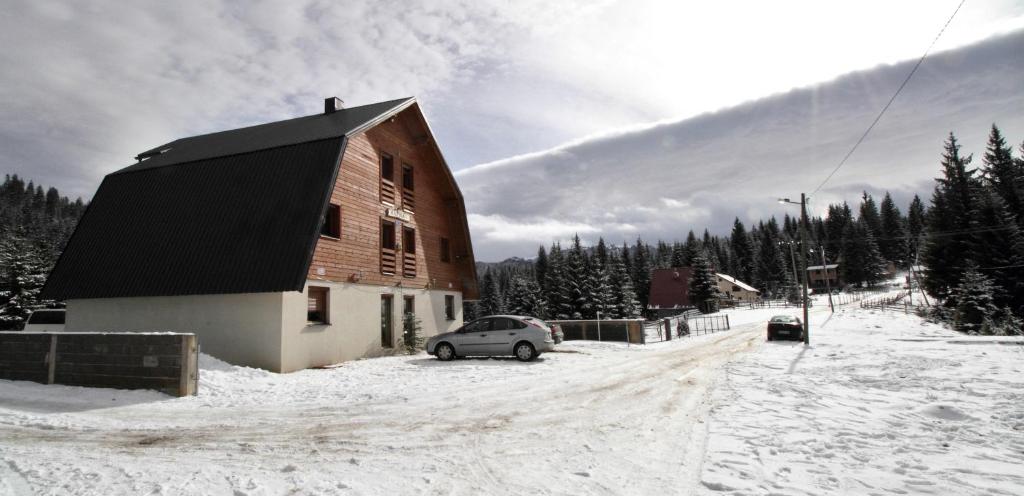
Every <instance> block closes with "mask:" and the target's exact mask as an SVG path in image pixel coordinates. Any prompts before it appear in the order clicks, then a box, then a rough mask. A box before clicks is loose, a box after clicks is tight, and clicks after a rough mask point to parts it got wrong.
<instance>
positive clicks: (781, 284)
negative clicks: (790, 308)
mask: <svg viewBox="0 0 1024 496" xmlns="http://www.w3.org/2000/svg"><path fill="white" fill-rule="evenodd" d="M759 231H760V233H761V238H760V243H759V246H758V250H757V271H756V277H755V280H756V281H757V284H758V285H759V288H760V289H761V291H762V292H763V293H764V294H765V295H769V296H778V295H781V294H786V293H787V292H789V291H791V288H792V287H793V285H794V284H795V283H794V282H793V278H792V276H790V272H789V270H787V268H786V260H785V258H784V257H783V254H782V249H781V247H780V246H779V227H778V223H777V222H776V221H775V218H774V217H773V218H771V219H770V220H769V221H768V222H767V223H766V224H764V225H763V227H760V228H759Z"/></svg>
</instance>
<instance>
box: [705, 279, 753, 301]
mask: <svg viewBox="0 0 1024 496" xmlns="http://www.w3.org/2000/svg"><path fill="white" fill-rule="evenodd" d="M715 275H717V276H718V291H719V292H721V293H723V294H725V295H727V296H728V297H729V299H732V300H737V301H742V302H745V303H750V302H754V301H757V299H758V298H760V297H761V292H760V291H758V290H757V288H755V287H753V286H751V285H749V284H747V283H745V282H743V281H740V280H739V279H736V278H735V277H733V276H730V275H728V274H715Z"/></svg>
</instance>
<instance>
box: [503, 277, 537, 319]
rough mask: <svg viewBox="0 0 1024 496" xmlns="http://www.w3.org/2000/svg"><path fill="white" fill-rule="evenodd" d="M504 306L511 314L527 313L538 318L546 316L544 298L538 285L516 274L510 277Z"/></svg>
mask: <svg viewBox="0 0 1024 496" xmlns="http://www.w3.org/2000/svg"><path fill="white" fill-rule="evenodd" d="M505 306H506V307H507V308H508V311H509V313H511V314H512V315H528V316H531V317H537V318H539V319H545V318H547V315H546V314H547V312H546V309H545V305H544V299H543V298H542V297H541V292H540V287H539V286H538V285H537V283H536V282H535V281H534V280H532V279H529V278H526V277H521V276H516V277H513V278H512V285H511V286H510V288H509V292H508V297H507V298H506V303H505Z"/></svg>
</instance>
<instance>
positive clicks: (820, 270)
mask: <svg viewBox="0 0 1024 496" xmlns="http://www.w3.org/2000/svg"><path fill="white" fill-rule="evenodd" d="M842 284H843V281H842V279H840V277H839V264H828V265H809V266H808V267H807V286H808V287H809V288H811V289H814V290H825V289H826V288H827V287H831V288H833V289H838V288H840V287H841V286H842Z"/></svg>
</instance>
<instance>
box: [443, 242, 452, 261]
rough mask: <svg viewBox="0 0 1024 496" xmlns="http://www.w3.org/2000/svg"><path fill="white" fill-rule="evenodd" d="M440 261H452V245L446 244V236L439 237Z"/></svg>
mask: <svg viewBox="0 0 1024 496" xmlns="http://www.w3.org/2000/svg"><path fill="white" fill-rule="evenodd" d="M441 261H442V262H446V263H448V262H451V261H452V247H451V246H450V245H449V244H448V238H441Z"/></svg>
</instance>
